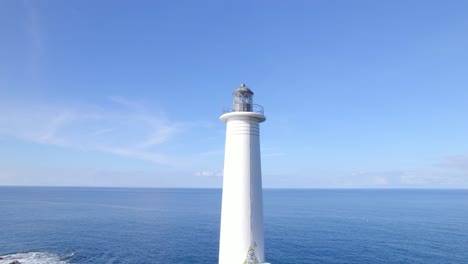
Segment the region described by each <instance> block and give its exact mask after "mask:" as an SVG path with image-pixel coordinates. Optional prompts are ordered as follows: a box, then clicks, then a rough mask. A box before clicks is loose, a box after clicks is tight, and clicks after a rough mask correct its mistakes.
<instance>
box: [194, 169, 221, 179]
mask: <svg viewBox="0 0 468 264" xmlns="http://www.w3.org/2000/svg"><path fill="white" fill-rule="evenodd" d="M195 176H200V177H223V172H222V171H211V170H204V171H199V172H195Z"/></svg>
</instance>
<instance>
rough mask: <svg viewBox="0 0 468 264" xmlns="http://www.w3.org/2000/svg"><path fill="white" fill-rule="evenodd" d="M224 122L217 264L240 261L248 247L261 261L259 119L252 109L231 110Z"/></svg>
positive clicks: (262, 118) (245, 255) (233, 263)
mask: <svg viewBox="0 0 468 264" xmlns="http://www.w3.org/2000/svg"><path fill="white" fill-rule="evenodd" d="M220 119H221V120H222V121H224V122H226V123H227V129H226V146H225V157H224V177H223V198H222V199H223V200H222V210H221V233H220V245H219V246H220V248H219V264H243V263H244V261H245V260H246V258H247V255H248V252H249V248H250V247H252V248H253V250H254V252H255V255H256V257H257V258H258V260H259V263H263V262H264V259H265V254H264V238H263V199H262V172H261V160H260V137H259V123H260V122H263V121H265V117H264V116H263V115H260V114H256V113H253V112H231V113H227V114H224V115H222V116H221V117H220Z"/></svg>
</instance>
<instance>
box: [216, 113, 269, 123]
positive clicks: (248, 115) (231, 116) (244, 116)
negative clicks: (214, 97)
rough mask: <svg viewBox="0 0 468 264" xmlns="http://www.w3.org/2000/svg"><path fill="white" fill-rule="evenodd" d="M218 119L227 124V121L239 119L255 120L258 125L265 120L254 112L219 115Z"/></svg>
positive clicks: (261, 115)
mask: <svg viewBox="0 0 468 264" xmlns="http://www.w3.org/2000/svg"><path fill="white" fill-rule="evenodd" d="M219 119H220V120H221V121H223V122H225V123H226V122H228V121H229V120H240V119H249V120H255V121H257V122H258V123H261V122H263V121H265V120H266V117H265V116H264V115H263V114H260V113H256V112H229V113H225V114H223V115H221V116H220V117H219Z"/></svg>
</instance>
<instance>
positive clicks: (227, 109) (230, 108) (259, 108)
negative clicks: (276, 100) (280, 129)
mask: <svg viewBox="0 0 468 264" xmlns="http://www.w3.org/2000/svg"><path fill="white" fill-rule="evenodd" d="M231 112H252V113H256V114H260V115H265V114H264V111H263V106H261V105H258V104H253V105H252V111H234V107H233V106H232V105H230V106H225V107H223V110H222V113H223V114H226V113H231Z"/></svg>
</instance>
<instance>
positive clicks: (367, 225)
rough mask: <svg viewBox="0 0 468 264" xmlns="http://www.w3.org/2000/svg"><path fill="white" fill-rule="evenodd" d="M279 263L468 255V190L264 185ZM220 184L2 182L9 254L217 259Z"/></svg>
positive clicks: (31, 258) (2, 226) (268, 233)
mask: <svg viewBox="0 0 468 264" xmlns="http://www.w3.org/2000/svg"><path fill="white" fill-rule="evenodd" d="M264 204H265V247H266V258H267V260H268V261H269V262H271V263H272V264H292V263H294V264H301V263H303V264H312V263H322V264H324V263H330V264H331V263H359V264H366V263H369V264H370V263H372V264H378V263H395V264H396V263H399V264H401V263H412V264H414V263H424V264H432V263H434V264H436V263H437V264H438V263H460V264H466V263H468V190H273V189H267V190H265V191H264ZM220 209H221V190H218V189H124V188H49V187H0V256H2V257H3V258H4V259H3V260H0V263H9V262H10V261H11V260H12V259H17V260H19V261H20V262H22V263H36V264H39V263H51V264H54V263H101V264H102V263H165V264H172V263H174V264H176V263H180V264H182V263H183V264H186V263H203V264H207V263H217V255H218V241H219V220H220Z"/></svg>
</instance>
